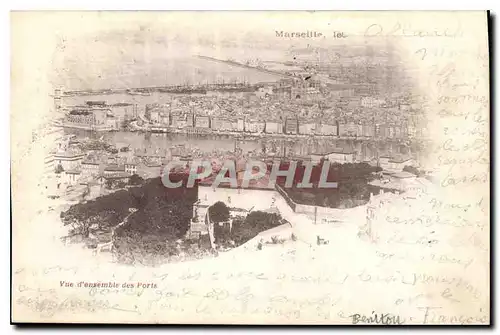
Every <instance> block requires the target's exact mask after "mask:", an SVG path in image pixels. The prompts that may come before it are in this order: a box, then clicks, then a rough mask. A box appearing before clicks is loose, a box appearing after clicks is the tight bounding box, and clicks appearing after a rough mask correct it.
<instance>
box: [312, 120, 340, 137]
mask: <svg viewBox="0 0 500 335" xmlns="http://www.w3.org/2000/svg"><path fill="white" fill-rule="evenodd" d="M316 134H318V135H327V136H337V135H338V125H337V123H335V124H331V123H323V122H322V123H319V124H318V125H317V128H316Z"/></svg>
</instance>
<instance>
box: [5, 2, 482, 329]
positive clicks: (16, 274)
mask: <svg viewBox="0 0 500 335" xmlns="http://www.w3.org/2000/svg"><path fill="white" fill-rule="evenodd" d="M11 55H12V56H11V57H12V58H11V101H12V104H11V129H12V147H11V165H12V170H11V171H12V288H11V290H12V301H11V304H12V315H11V320H12V322H13V323H26V322H39V323H120V324H243V325H250V324H261V325H358V326H359V325H390V326H398V325H489V324H490V322H491V321H490V317H491V316H490V225H489V223H490V193H489V192H490V191H489V185H490V133H489V129H490V128H489V111H490V100H489V96H490V93H489V82H490V79H489V44H488V13H487V12H486V11H463V12H460V11H453V12H451V11H450V12H445V11H442V12H424V11H415V12H410V11H407V12H404V11H403V12H401V11H399V12H389V11H388V12H384V11H377V12H369V11H360V12H328V11H321V12H314V11H304V12H300V11H294V12H279V11H274V12H265V11H261V12H259V11H257V12H231V11H226V12H216V11H213V12H208V11H204V12H167V11H163V12H160V11H159V12H153V11H150V12H140V11H137V12H119V11H117V12H106V11H99V12H97V11H96V12H57V11H52V12H50V11H46V12H35V11H33V12H12V13H11Z"/></svg>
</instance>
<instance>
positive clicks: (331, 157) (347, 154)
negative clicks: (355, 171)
mask: <svg viewBox="0 0 500 335" xmlns="http://www.w3.org/2000/svg"><path fill="white" fill-rule="evenodd" d="M310 156H311V162H313V163H314V164H318V163H319V162H321V160H322V159H324V160H328V161H330V162H335V163H341V164H344V163H354V162H355V159H354V158H355V157H354V156H355V152H354V151H352V150H344V149H342V148H337V149H335V150H332V151H325V152H316V153H312V154H311V155H310Z"/></svg>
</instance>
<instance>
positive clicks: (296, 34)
mask: <svg viewBox="0 0 500 335" xmlns="http://www.w3.org/2000/svg"><path fill="white" fill-rule="evenodd" d="M321 36H323V34H322V33H320V32H317V31H310V30H308V31H304V32H288V31H283V30H282V31H277V30H276V37H285V38H311V37H321Z"/></svg>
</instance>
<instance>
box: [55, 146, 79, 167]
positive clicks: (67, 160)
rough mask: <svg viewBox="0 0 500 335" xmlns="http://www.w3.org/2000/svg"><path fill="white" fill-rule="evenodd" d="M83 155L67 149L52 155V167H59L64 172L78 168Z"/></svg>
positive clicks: (77, 151)
mask: <svg viewBox="0 0 500 335" xmlns="http://www.w3.org/2000/svg"><path fill="white" fill-rule="evenodd" d="M84 157H85V155H84V154H83V153H82V152H81V151H80V150H78V149H76V148H71V147H70V148H68V149H66V150H65V151H58V152H56V153H55V154H54V165H55V166H58V165H60V166H61V167H62V168H63V169H64V170H72V169H76V168H79V167H80V165H81V163H82V161H83V158H84Z"/></svg>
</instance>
